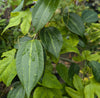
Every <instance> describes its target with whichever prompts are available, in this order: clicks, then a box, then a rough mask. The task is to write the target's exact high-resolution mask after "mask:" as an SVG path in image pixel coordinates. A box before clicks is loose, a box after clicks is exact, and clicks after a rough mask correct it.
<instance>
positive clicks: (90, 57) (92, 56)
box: [73, 50, 100, 61]
mask: <svg viewBox="0 0 100 98" xmlns="http://www.w3.org/2000/svg"><path fill="white" fill-rule="evenodd" d="M73 59H74V60H75V61H84V60H88V61H98V60H99V59H100V55H99V54H97V53H95V54H92V53H91V52H90V51H88V50H84V51H83V52H82V55H79V56H77V57H73ZM99 61H100V60H99Z"/></svg>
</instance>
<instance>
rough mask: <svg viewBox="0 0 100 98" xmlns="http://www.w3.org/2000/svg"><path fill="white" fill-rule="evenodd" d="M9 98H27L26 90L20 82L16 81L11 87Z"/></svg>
mask: <svg viewBox="0 0 100 98" xmlns="http://www.w3.org/2000/svg"><path fill="white" fill-rule="evenodd" d="M7 98H25V90H24V88H23V86H22V85H21V84H20V83H19V82H15V84H14V85H13V87H11V89H10V91H9V93H8V95H7Z"/></svg>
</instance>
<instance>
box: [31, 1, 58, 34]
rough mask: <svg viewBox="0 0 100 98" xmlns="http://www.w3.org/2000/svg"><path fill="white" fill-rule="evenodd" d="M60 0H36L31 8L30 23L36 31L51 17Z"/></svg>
mask: <svg viewBox="0 0 100 98" xmlns="http://www.w3.org/2000/svg"><path fill="white" fill-rule="evenodd" d="M59 2H60V0H38V1H37V4H36V5H35V6H34V7H33V10H32V24H33V26H34V28H35V32H38V31H39V30H40V29H42V28H43V27H44V25H45V24H46V23H47V22H48V21H49V20H50V19H51V17H52V16H53V14H54V12H55V10H56V9H57V6H58V4H59Z"/></svg>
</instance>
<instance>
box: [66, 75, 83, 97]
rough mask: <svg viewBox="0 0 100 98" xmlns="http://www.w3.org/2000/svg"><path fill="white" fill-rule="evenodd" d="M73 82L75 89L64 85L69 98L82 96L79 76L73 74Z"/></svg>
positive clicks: (81, 84)
mask: <svg viewBox="0 0 100 98" xmlns="http://www.w3.org/2000/svg"><path fill="white" fill-rule="evenodd" d="M73 84H74V87H75V88H76V90H74V89H72V88H70V87H66V88H65V89H66V91H67V93H68V94H69V95H70V96H71V98H84V92H83V91H84V87H83V83H82V80H81V78H80V77H79V76H77V75H74V79H73Z"/></svg>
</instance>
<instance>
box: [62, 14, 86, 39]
mask: <svg viewBox="0 0 100 98" xmlns="http://www.w3.org/2000/svg"><path fill="white" fill-rule="evenodd" d="M63 20H64V23H65V25H66V27H67V28H68V29H69V30H70V31H71V32H73V33H75V34H77V35H80V36H81V37H83V35H84V32H85V27H84V24H83V21H82V19H81V17H80V16H79V15H77V14H75V13H65V15H64V16H63Z"/></svg>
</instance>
